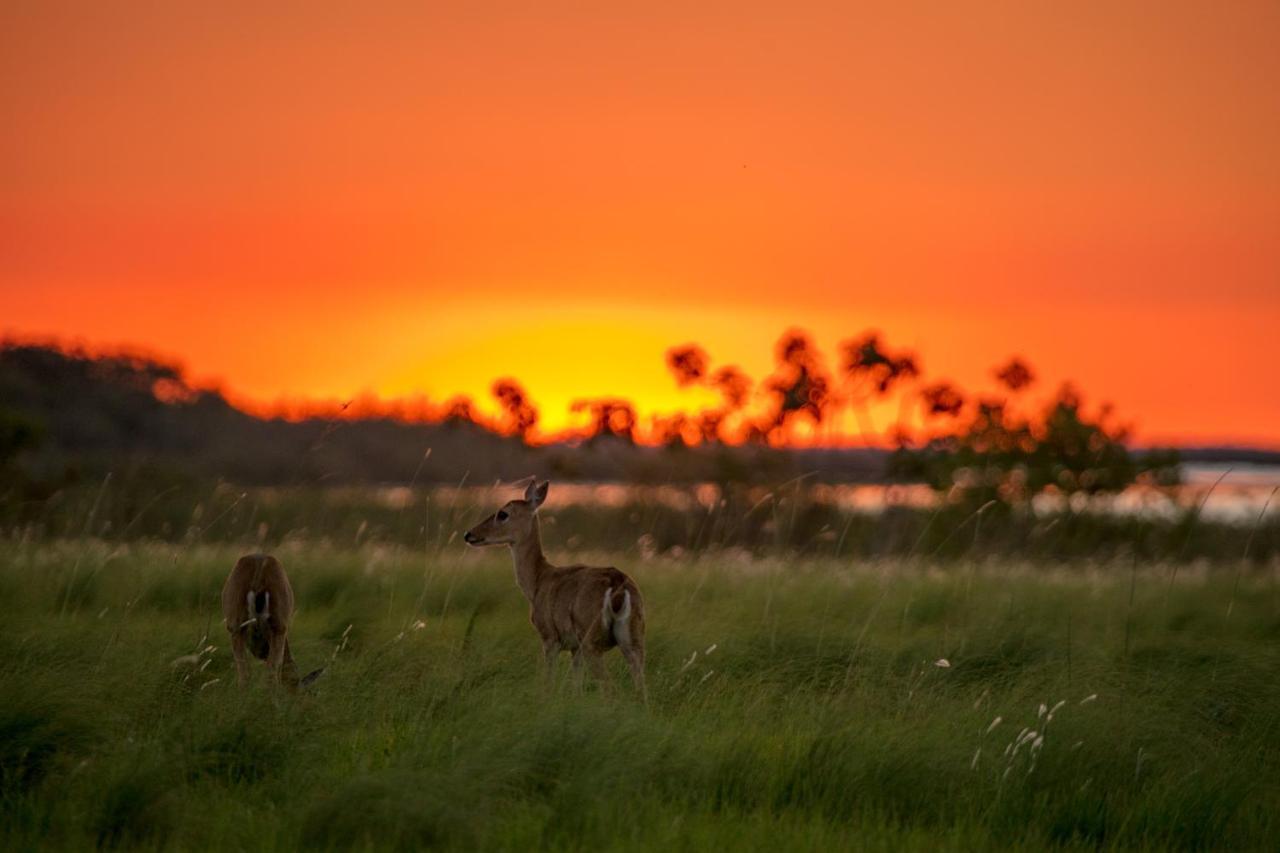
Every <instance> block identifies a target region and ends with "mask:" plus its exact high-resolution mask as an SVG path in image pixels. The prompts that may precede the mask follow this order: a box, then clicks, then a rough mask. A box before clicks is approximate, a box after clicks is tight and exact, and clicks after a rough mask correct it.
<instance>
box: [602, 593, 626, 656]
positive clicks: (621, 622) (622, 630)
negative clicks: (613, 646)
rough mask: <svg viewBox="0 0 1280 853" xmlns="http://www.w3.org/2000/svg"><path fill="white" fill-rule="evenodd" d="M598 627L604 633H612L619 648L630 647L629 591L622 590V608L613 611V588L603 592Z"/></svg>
mask: <svg viewBox="0 0 1280 853" xmlns="http://www.w3.org/2000/svg"><path fill="white" fill-rule="evenodd" d="M600 625H601V627H603V628H604V630H605V632H606V633H608V632H612V633H613V639H614V640H615V641H616V642H617V643H618V645H619V646H622V647H624V648H625V647H627V646H630V645H631V591H630V590H628V589H624V590H622V607H621V608H620V609H619V610H618V611H617V612H616V613H615V612H614V610H613V587H610V588H609V589H606V590H605V591H604V604H603V606H602V608H601V611H600Z"/></svg>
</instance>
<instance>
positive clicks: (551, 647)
mask: <svg viewBox="0 0 1280 853" xmlns="http://www.w3.org/2000/svg"><path fill="white" fill-rule="evenodd" d="M559 654H560V641H559V640H556V639H544V640H543V641H542V663H543V668H544V670H545V673H546V675H545V678H546V685H547V687H555V684H556V656H557V655H559Z"/></svg>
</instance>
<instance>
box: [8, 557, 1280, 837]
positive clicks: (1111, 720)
mask: <svg viewBox="0 0 1280 853" xmlns="http://www.w3.org/2000/svg"><path fill="white" fill-rule="evenodd" d="M548 547H549V551H550V552H551V554H552V556H553V557H567V556H569V555H567V554H566V553H565V550H564V548H563V547H560V543H557V542H556V541H555V536H554V535H553V534H549V535H548ZM243 550H245V548H243V547H240V546H237V545H236V544H234V543H200V542H185V543H184V542H177V543H160V542H154V541H153V542H106V541H102V540H99V539H81V540H59V541H41V540H36V539H28V540H24V539H21V538H11V539H9V540H8V541H7V542H6V543H5V547H4V549H3V550H2V552H0V617H2V618H3V624H4V626H5V629H4V631H3V632H0V847H2V848H3V849H5V850H36V849H40V850H46V849H87V848H92V847H94V846H98V847H119V848H130V849H175V850H188V849H190V850H201V849H243V850H280V849H298V848H300V847H305V848H306V849H334V850H346V849H424V848H440V849H458V850H469V849H477V848H482V849H493V850H528V849H564V850H615V849H619V850H629V849H634V850H639V849H653V848H663V849H687V850H694V849H699V850H700V849H735V850H737V849H744V850H751V849H759V850H777V849H787V850H791V849H802V850H803V849H809V850H829V849H840V848H854V849H883V850H900V849H922V850H923V849H929V850H935V849H955V850H974V849H1041V848H1045V847H1061V848H1065V849H1073V848H1096V847H1099V846H1104V847H1108V848H1118V849H1168V848H1180V849H1204V848H1219V849H1234V850H1242V849H1270V848H1272V845H1273V844H1274V841H1275V839H1276V838H1277V837H1280V729H1278V728H1277V719H1278V718H1277V714H1276V709H1277V708H1280V680H1277V678H1276V674H1277V673H1278V672H1280V644H1278V642H1277V641H1278V640H1280V573H1278V572H1277V570H1276V567H1275V565H1274V564H1272V565H1269V566H1258V565H1256V564H1245V563H1244V562H1241V561H1235V562H1227V563H1222V564H1212V565H1210V564H1198V565H1180V566H1179V565H1177V564H1165V563H1145V562H1140V561H1136V560H1133V559H1126V560H1123V561H1102V562H1099V561H1087V560H1080V561H1074V562H1061V563H1057V564H1054V565H1047V564H1037V563H1027V562H1017V561H1013V560H1009V559H1004V558H999V559H995V558H989V557H976V556H975V557H974V558H972V559H957V560H950V561H947V562H946V563H937V562H935V561H933V560H931V559H929V558H927V557H919V556H917V557H893V558H886V559H883V560H871V559H863V558H858V559H848V558H845V559H835V558H831V557H828V556H821V555H812V554H810V555H805V556H799V557H786V556H752V555H750V554H749V553H747V552H743V551H733V550H725V551H718V552H707V553H704V554H694V555H687V556H684V557H680V558H672V557H669V556H666V557H664V556H658V557H653V558H649V559H644V558H642V557H641V556H640V555H638V554H637V553H635V549H634V547H633V548H630V549H628V555H627V557H626V559H625V560H615V561H614V562H618V564H619V565H620V566H621V567H623V568H624V569H626V570H628V571H629V572H630V573H632V575H633V576H634V577H635V578H636V579H637V580H638V581H639V583H640V584H641V586H642V588H643V589H644V591H645V595H646V602H647V606H648V610H649V625H650V627H649V666H648V673H649V687H650V704H649V706H648V707H645V706H644V705H642V704H641V703H640V702H639V701H638V699H637V697H636V696H635V695H634V694H633V692H632V690H631V687H630V684H629V680H628V679H627V678H625V673H624V669H623V666H622V662H621V660H620V658H619V657H618V656H617V655H616V654H612V655H611V656H610V672H611V675H612V678H611V680H610V682H609V685H608V686H607V688H605V687H602V686H600V685H596V684H591V683H588V684H587V685H586V686H585V687H584V688H582V689H581V690H579V688H578V687H577V685H575V684H574V683H573V681H572V679H571V677H570V675H569V672H568V660H567V656H566V657H565V659H564V660H563V661H562V662H561V668H560V671H559V673H558V677H557V680H556V682H555V684H554V685H551V686H548V685H547V684H545V683H544V681H543V680H542V679H541V678H540V677H539V652H538V643H537V640H536V639H535V636H534V633H533V630H532V628H531V627H530V626H529V624H528V622H527V606H526V605H525V603H524V601H523V599H522V598H521V597H520V594H519V592H518V590H517V589H516V587H515V584H514V582H513V578H512V570H511V565H510V562H509V559H508V557H507V555H506V554H505V552H504V551H503V550H488V551H483V552H480V551H468V550H466V549H464V548H462V546H460V545H458V544H456V543H452V542H449V541H445V540H442V541H440V542H437V543H433V544H431V545H429V546H425V547H419V548H410V547H406V546H399V545H394V544H385V543H382V544H378V543H374V544H365V545H362V546H355V545H347V546H343V547H337V546H334V545H324V544H320V543H318V542H315V541H307V540H303V539H292V540H289V541H286V542H283V543H281V544H280V545H279V546H278V547H277V548H275V551H276V553H277V554H279V556H280V557H281V559H282V560H283V562H284V564H285V566H286V568H287V569H288V570H289V572H290V574H291V576H292V578H293V582H294V586H295V589H296V591H297V594H298V604H299V611H298V615H297V620H296V623H295V627H294V631H293V644H294V651H295V656H296V657H297V658H298V660H299V666H300V667H301V668H302V669H303V670H304V671H306V670H309V669H311V668H313V667H316V666H320V665H325V666H327V667H328V670H327V671H326V673H325V674H324V676H323V677H322V678H321V679H320V680H319V682H317V684H316V685H314V686H313V688H312V689H310V690H309V691H308V692H306V693H304V694H300V695H296V696H289V695H285V694H282V693H278V692H276V691H273V690H271V689H268V687H267V686H266V684H265V679H264V677H263V676H264V673H262V672H260V671H255V674H256V677H257V680H256V681H255V683H254V685H253V686H252V687H251V688H250V689H249V690H247V691H241V690H239V689H237V688H236V686H235V684H234V672H233V669H232V666H231V658H230V654H229V652H228V648H227V642H226V634H225V631H224V630H223V628H222V626H221V624H220V622H219V618H220V617H219V615H218V592H219V589H220V586H221V583H222V581H223V579H224V577H225V575H226V572H227V571H228V569H229V568H230V566H231V564H232V563H233V562H234V559H235V557H236V556H238V554H239V553H241V552H242V551H243ZM573 556H576V557H580V558H583V559H593V558H599V559H608V558H607V557H605V556H603V555H601V554H599V553H583V554H577V555H573Z"/></svg>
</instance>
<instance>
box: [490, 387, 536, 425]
mask: <svg viewBox="0 0 1280 853" xmlns="http://www.w3.org/2000/svg"><path fill="white" fill-rule="evenodd" d="M492 391H493V396H494V397H496V398H497V399H498V403H499V404H500V405H501V406H502V411H503V422H502V428H503V431H504V432H505V433H506V434H507V435H518V436H520V438H521V439H526V440H527V439H528V436H529V433H530V431H531V430H532V429H533V427H534V426H535V425H536V424H537V423H538V410H537V409H536V408H534V406H533V403H531V402H530V401H529V397H528V395H527V394H525V392H524V389H523V388H521V387H520V385H519V383H517V382H516V381H515V380H514V379H499V380H498V381H496V382H494V383H493V389H492Z"/></svg>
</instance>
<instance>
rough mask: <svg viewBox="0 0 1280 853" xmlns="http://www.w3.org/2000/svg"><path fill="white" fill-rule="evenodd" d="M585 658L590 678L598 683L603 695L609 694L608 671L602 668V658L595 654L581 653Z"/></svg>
mask: <svg viewBox="0 0 1280 853" xmlns="http://www.w3.org/2000/svg"><path fill="white" fill-rule="evenodd" d="M582 654H583V657H585V658H586V661H587V668H588V669H590V670H591V677H592V678H594V679H595V680H596V681H598V682H600V687H601V688H602V689H603V690H604V692H605V693H608V692H610V687H611V685H610V683H609V671H608V670H607V669H605V667H604V656H603V655H601V654H599V653H596V652H583V653H582Z"/></svg>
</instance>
